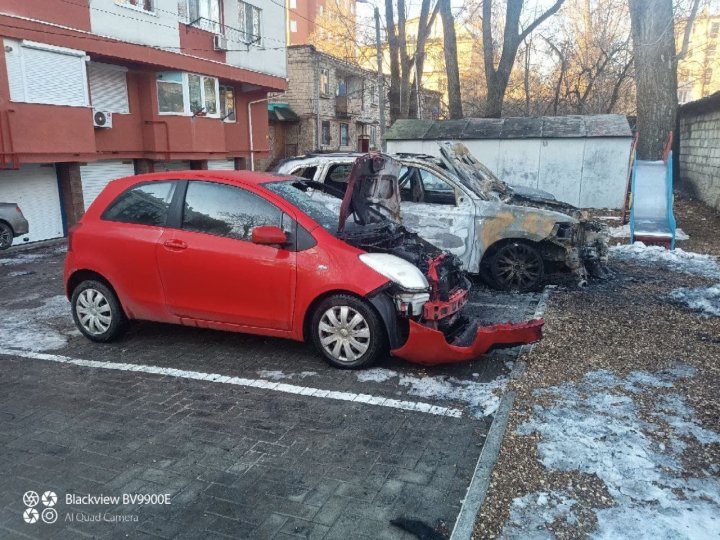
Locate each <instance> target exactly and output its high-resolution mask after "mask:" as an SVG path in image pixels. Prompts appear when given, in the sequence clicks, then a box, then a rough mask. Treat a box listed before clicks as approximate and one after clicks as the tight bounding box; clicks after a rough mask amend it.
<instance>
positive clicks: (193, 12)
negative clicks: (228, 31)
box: [187, 0, 221, 34]
mask: <svg viewBox="0 0 720 540" xmlns="http://www.w3.org/2000/svg"><path fill="white" fill-rule="evenodd" d="M187 14H188V17H187V18H188V23H190V24H192V25H193V26H197V27H198V28H202V29H203V30H207V31H208V32H215V33H216V34H219V33H220V30H221V29H220V0H187Z"/></svg>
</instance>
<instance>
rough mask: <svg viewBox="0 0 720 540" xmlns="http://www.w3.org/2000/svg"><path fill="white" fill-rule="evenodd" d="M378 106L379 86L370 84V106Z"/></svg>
mask: <svg viewBox="0 0 720 540" xmlns="http://www.w3.org/2000/svg"><path fill="white" fill-rule="evenodd" d="M377 104H378V91H377V84H375V83H370V105H377Z"/></svg>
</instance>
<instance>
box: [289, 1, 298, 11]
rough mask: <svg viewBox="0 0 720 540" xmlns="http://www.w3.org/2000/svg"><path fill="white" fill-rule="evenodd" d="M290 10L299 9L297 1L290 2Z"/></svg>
mask: <svg viewBox="0 0 720 540" xmlns="http://www.w3.org/2000/svg"><path fill="white" fill-rule="evenodd" d="M290 9H297V0H290Z"/></svg>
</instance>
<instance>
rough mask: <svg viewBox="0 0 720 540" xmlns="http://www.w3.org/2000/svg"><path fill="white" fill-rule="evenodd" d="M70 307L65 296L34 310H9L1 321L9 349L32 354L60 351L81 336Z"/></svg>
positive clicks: (48, 301)
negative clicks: (72, 339)
mask: <svg viewBox="0 0 720 540" xmlns="http://www.w3.org/2000/svg"><path fill="white" fill-rule="evenodd" d="M77 333H78V332H77V330H76V329H75V326H74V323H73V320H72V314H71V311H70V303H69V302H68V300H67V298H65V297H64V296H63V295H58V296H53V297H51V298H48V299H46V300H45V301H44V302H43V304H42V305H41V306H38V307H33V308H21V309H6V310H3V315H2V317H0V336H2V344H3V345H4V346H6V347H12V348H15V349H23V350H28V351H47V350H54V349H60V348H62V347H64V346H65V345H66V344H67V342H68V336H71V335H77Z"/></svg>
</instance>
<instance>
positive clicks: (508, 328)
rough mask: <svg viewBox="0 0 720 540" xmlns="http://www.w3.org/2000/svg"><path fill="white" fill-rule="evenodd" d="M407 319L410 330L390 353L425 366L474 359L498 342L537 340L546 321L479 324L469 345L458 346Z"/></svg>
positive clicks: (511, 343)
mask: <svg viewBox="0 0 720 540" xmlns="http://www.w3.org/2000/svg"><path fill="white" fill-rule="evenodd" d="M409 322H410V333H409V335H408V339H407V341H406V342H405V344H404V345H403V346H402V347H399V348H397V349H393V350H392V351H390V353H391V354H392V355H393V356H397V357H398V358H402V359H403V360H407V361H408V362H414V363H416V364H423V365H426V366H432V365H436V364H451V363H454V362H463V361H466V360H473V359H475V358H477V357H478V356H480V355H482V354H484V353H486V352H487V351H489V350H490V349H491V348H493V347H495V346H498V345H522V344H525V343H534V342H536V341H540V339H541V338H542V326H543V324H544V323H545V321H544V320H543V319H536V320H533V321H528V322H524V323H518V324H513V323H506V324H494V325H492V326H481V327H480V328H478V330H477V333H476V334H475V340H474V341H473V342H472V343H471V344H470V345H468V346H466V347H459V346H456V345H452V344H450V343H448V342H447V340H446V339H445V335H444V334H443V333H442V332H440V331H439V330H434V329H432V328H428V327H427V326H423V325H422V324H419V323H417V322H415V321H412V320H411V321H409Z"/></svg>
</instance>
